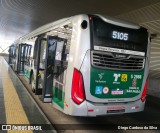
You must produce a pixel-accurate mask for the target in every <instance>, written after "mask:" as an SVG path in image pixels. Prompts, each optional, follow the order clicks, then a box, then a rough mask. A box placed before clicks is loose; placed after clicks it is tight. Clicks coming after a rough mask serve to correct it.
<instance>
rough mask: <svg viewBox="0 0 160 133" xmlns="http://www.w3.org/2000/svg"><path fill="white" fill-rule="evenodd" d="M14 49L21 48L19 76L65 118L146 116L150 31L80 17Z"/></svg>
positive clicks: (25, 38) (34, 34) (36, 32)
mask: <svg viewBox="0 0 160 133" xmlns="http://www.w3.org/2000/svg"><path fill="white" fill-rule="evenodd" d="M17 42H18V43H17ZM14 44H15V45H17V48H18V49H20V48H21V50H19V53H20V54H18V55H19V60H20V61H17V62H22V63H19V64H18V63H17V68H19V69H17V71H18V73H20V74H24V75H25V77H26V78H27V79H28V81H29V83H31V84H32V89H33V92H34V93H35V94H36V95H40V96H41V99H42V101H43V102H51V103H52V106H53V107H55V108H57V109H58V110H60V111H62V112H64V113H65V114H69V115H73V116H99V115H110V114H122V113H132V112H139V111H143V110H144V106H145V98H146V91H147V84H148V71H149V53H150V34H149V33H148V31H147V29H145V28H143V27H141V26H139V25H137V24H133V23H130V22H126V21H123V20H119V19H115V18H111V17H106V16H102V15H87V14H82V15H77V16H73V17H69V18H65V19H62V20H59V21H56V22H53V23H50V24H47V25H45V26H42V27H40V28H38V29H36V30H34V31H33V32H31V33H29V34H27V35H25V36H23V37H21V38H20V39H18V40H16V41H15V43H14ZM22 47H23V48H22ZM24 47H25V48H24ZM31 48H32V50H31ZM22 49H23V50H22ZM26 49H27V50H26ZM22 51H23V52H22ZM21 55H24V56H23V58H21V57H20V56H21ZM20 58H21V59H23V60H21V59H20ZM17 60H18V58H17Z"/></svg>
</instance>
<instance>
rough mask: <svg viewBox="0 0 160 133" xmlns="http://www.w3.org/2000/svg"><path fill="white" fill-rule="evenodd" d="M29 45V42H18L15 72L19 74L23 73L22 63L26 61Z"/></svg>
mask: <svg viewBox="0 0 160 133" xmlns="http://www.w3.org/2000/svg"><path fill="white" fill-rule="evenodd" d="M29 47H31V45H29V44H20V45H19V49H18V62H17V73H18V74H19V75H24V65H25V63H26V61H27V59H26V53H27V52H28V48H29Z"/></svg>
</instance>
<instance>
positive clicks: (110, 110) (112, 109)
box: [107, 106, 125, 113]
mask: <svg viewBox="0 0 160 133" xmlns="http://www.w3.org/2000/svg"><path fill="white" fill-rule="evenodd" d="M124 112H125V107H124V106H113V107H108V108H107V113H124Z"/></svg>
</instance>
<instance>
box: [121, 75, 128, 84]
mask: <svg viewBox="0 0 160 133" xmlns="http://www.w3.org/2000/svg"><path fill="white" fill-rule="evenodd" d="M127 79H128V75H127V74H122V76H121V81H122V82H127Z"/></svg>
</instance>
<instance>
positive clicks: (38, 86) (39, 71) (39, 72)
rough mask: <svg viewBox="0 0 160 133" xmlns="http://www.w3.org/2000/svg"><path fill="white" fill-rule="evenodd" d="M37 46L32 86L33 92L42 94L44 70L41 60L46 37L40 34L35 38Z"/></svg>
mask: <svg viewBox="0 0 160 133" xmlns="http://www.w3.org/2000/svg"><path fill="white" fill-rule="evenodd" d="M37 46H38V47H36V48H35V52H36V58H35V60H34V68H35V70H36V75H35V76H36V78H35V82H34V84H35V88H32V89H33V90H32V91H33V92H35V94H36V95H42V89H43V83H44V81H43V80H44V71H45V64H44V63H45V62H44V61H43V54H44V52H43V51H44V49H45V47H46V38H43V36H40V37H39V38H38V40H37Z"/></svg>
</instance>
